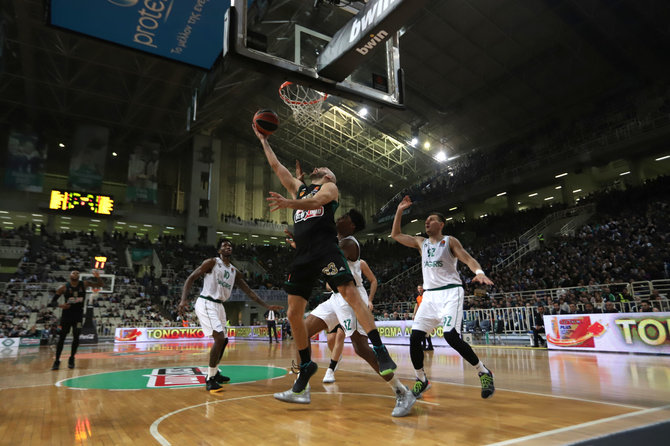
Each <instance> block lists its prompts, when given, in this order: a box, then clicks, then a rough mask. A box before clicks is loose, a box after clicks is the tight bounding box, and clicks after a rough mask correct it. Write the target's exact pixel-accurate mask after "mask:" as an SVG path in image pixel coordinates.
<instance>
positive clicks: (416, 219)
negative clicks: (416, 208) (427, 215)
mask: <svg viewBox="0 0 670 446" xmlns="http://www.w3.org/2000/svg"><path fill="white" fill-rule="evenodd" d="M416 221H419V219H418V218H415V219H414V220H412V221H410V223H414V222H416Z"/></svg>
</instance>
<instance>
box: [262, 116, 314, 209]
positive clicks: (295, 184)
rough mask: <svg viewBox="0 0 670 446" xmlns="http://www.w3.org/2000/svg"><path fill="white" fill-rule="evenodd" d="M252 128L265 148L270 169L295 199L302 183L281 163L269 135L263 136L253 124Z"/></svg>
mask: <svg viewBox="0 0 670 446" xmlns="http://www.w3.org/2000/svg"><path fill="white" fill-rule="evenodd" d="M251 128H253V130H254V133H255V134H256V137H257V138H258V140H259V141H260V142H261V145H262V146H263V152H264V153H265V157H266V158H267V160H268V163H270V167H272V170H274V172H275V174H276V175H277V178H279V181H280V182H281V184H282V186H284V187H285V188H286V190H287V191H288V192H289V194H291V196H292V197H294V198H295V196H296V194H297V192H298V188H299V187H300V185H301V184H302V182H301V181H300V180H299V179H298V178H295V177H294V176H293V175H291V172H289V170H288V169H287V168H286V167H285V166H284V165H283V164H282V163H280V162H279V160H278V159H277V155H275V153H274V151H273V150H272V147H271V146H270V143H269V142H268V137H267V135H263V134H262V133H261V132H259V131H258V129H257V128H256V126H255V125H253V124H252V125H251Z"/></svg>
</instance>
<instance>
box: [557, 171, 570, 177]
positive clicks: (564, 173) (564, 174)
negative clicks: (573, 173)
mask: <svg viewBox="0 0 670 446" xmlns="http://www.w3.org/2000/svg"><path fill="white" fill-rule="evenodd" d="M566 176H568V173H567V172H563V173H559V174H558V175H556V176H554V178H561V177H566Z"/></svg>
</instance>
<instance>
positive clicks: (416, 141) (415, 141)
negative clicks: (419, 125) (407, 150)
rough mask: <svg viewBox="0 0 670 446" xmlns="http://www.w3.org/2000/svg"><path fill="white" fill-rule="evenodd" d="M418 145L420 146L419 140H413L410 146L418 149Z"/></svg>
mask: <svg viewBox="0 0 670 446" xmlns="http://www.w3.org/2000/svg"><path fill="white" fill-rule="evenodd" d="M417 144H419V138H412V140H411V141H410V143H409V145H410V146H412V147H416V145H417Z"/></svg>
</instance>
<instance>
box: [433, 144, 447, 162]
mask: <svg viewBox="0 0 670 446" xmlns="http://www.w3.org/2000/svg"><path fill="white" fill-rule="evenodd" d="M429 147H430V146H429ZM446 160H447V154H446V153H444V150H440V151H439V152H437V155H435V161H437V162H438V163H443V162H445V161H446Z"/></svg>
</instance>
